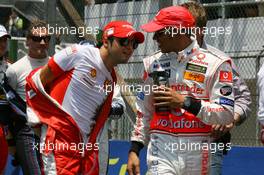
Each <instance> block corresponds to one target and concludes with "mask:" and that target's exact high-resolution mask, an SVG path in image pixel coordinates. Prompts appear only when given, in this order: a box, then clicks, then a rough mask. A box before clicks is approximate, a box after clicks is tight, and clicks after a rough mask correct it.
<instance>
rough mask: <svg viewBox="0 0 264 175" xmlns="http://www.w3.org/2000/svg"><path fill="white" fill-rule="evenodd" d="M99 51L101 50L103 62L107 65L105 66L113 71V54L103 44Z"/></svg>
mask: <svg viewBox="0 0 264 175" xmlns="http://www.w3.org/2000/svg"><path fill="white" fill-rule="evenodd" d="M99 52H100V56H101V58H102V60H103V63H104V65H105V67H106V68H107V70H108V71H109V72H112V70H113V68H114V66H115V64H114V63H113V61H112V60H113V58H112V57H111V55H110V54H109V52H108V51H107V49H106V48H105V47H104V46H102V47H101V48H100V49H99Z"/></svg>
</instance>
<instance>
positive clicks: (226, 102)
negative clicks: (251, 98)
mask: <svg viewBox="0 0 264 175" xmlns="http://www.w3.org/2000/svg"><path fill="white" fill-rule="evenodd" d="M220 105H228V106H232V107H234V100H230V99H228V98H225V97H220Z"/></svg>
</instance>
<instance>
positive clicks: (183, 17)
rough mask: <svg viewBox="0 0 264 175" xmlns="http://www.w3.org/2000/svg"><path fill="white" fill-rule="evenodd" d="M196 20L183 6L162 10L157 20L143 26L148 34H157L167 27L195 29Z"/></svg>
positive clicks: (156, 17)
mask: <svg viewBox="0 0 264 175" xmlns="http://www.w3.org/2000/svg"><path fill="white" fill-rule="evenodd" d="M194 26H195V20H194V18H193V16H192V14H191V13H190V12H189V11H188V10H187V9H186V8H185V7H181V6H170V7H166V8H163V9H161V10H160V11H159V12H158V13H157V15H156V16H155V18H154V19H153V20H152V21H150V22H149V23H147V24H144V25H142V26H141V28H142V29H143V30H144V31H146V32H156V31H159V30H161V29H163V28H165V27H186V28H188V27H194Z"/></svg>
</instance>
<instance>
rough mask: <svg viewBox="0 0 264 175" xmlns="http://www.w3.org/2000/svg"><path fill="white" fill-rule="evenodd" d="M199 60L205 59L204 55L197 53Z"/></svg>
mask: <svg viewBox="0 0 264 175" xmlns="http://www.w3.org/2000/svg"><path fill="white" fill-rule="evenodd" d="M196 57H197V58H198V59H199V60H203V59H204V58H205V54H203V53H199V54H198V55H197V56H196Z"/></svg>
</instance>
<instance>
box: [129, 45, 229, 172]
mask: <svg viewBox="0 0 264 175" xmlns="http://www.w3.org/2000/svg"><path fill="white" fill-rule="evenodd" d="M143 62H144V67H145V74H144V79H145V82H144V89H147V88H146V86H148V87H150V89H151V91H153V88H152V87H154V86H153V79H152V77H150V76H149V75H151V73H153V72H154V71H162V70H165V71H167V72H168V74H169V79H168V81H169V86H170V87H171V88H172V89H173V90H175V91H177V92H178V93H180V94H182V95H184V96H186V97H192V99H193V100H195V101H196V102H198V103H199V105H197V103H193V104H194V105H193V106H191V107H190V108H188V109H183V108H181V109H171V110H170V111H169V112H168V113H165V114H164V113H163V114H162V113H158V112H155V108H154V106H153V95H152V93H148V92H146V91H144V92H141V93H140V94H139V95H138V97H137V105H136V107H137V110H138V114H137V120H136V123H135V126H134V131H133V133H132V137H131V140H132V144H133V141H134V142H140V143H142V144H144V145H148V152H147V164H148V170H149V172H150V173H151V174H177V175H181V174H184V175H186V174H187V175H189V174H190V175H196V174H209V166H210V147H211V143H210V141H211V138H210V132H211V126H210V125H211V124H222V125H226V124H229V123H231V122H232V121H233V107H234V96H233V92H232V91H233V85H232V68H231V65H230V58H225V57H223V56H220V55H214V54H213V53H210V52H209V51H207V50H204V49H200V48H199V46H198V44H197V42H196V41H195V40H194V41H193V42H192V44H191V45H189V46H188V47H187V48H186V49H184V50H183V51H181V52H179V53H178V54H176V53H168V54H162V53H161V52H157V53H155V54H154V55H152V56H149V57H147V58H145V59H144V60H143ZM195 105H196V106H195ZM194 109H195V110H194ZM197 109H198V110H197ZM195 111H196V112H195ZM148 141H150V143H149V144H148Z"/></svg>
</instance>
